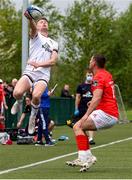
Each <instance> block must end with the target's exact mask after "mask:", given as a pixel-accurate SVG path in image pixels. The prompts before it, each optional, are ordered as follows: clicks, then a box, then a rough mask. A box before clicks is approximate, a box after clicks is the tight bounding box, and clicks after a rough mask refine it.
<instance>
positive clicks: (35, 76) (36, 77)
mask: <svg viewBox="0 0 132 180" xmlns="http://www.w3.org/2000/svg"><path fill="white" fill-rule="evenodd" d="M23 76H27V77H28V79H29V83H30V84H33V83H35V82H37V81H40V80H42V81H44V83H45V84H46V85H47V84H48V82H49V79H50V76H48V75H47V74H46V73H45V74H44V73H42V72H41V71H28V70H25V71H24V72H23Z"/></svg>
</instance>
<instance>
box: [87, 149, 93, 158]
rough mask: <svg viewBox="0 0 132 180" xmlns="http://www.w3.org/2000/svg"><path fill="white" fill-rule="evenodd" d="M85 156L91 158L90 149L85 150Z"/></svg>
mask: <svg viewBox="0 0 132 180" xmlns="http://www.w3.org/2000/svg"><path fill="white" fill-rule="evenodd" d="M86 154H87V158H88V157H91V156H92V153H91V150H90V149H88V150H86Z"/></svg>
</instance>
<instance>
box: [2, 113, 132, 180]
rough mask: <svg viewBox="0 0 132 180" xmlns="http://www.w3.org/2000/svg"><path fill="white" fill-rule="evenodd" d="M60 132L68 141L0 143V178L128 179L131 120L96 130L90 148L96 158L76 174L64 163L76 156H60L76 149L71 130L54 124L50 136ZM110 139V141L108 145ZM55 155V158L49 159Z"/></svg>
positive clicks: (131, 172) (131, 153)
mask: <svg viewBox="0 0 132 180" xmlns="http://www.w3.org/2000/svg"><path fill="white" fill-rule="evenodd" d="M128 117H129V119H132V111H129V112H128ZM61 135H66V136H68V137H69V140H67V141H58V142H57V144H56V146H54V147H42V146H41V147H36V146H34V145H16V142H14V144H13V145H0V178H1V179H3V178H6V179H8V178H10V179H40V178H41V179H132V123H128V124H118V125H116V126H115V127H113V128H111V129H108V130H103V131H100V132H97V133H96V136H95V141H96V146H92V147H91V148H92V153H93V154H94V155H95V156H96V157H97V159H98V161H97V163H96V164H95V165H94V166H92V167H91V169H89V171H88V172H84V173H80V172H79V168H78V167H75V168H73V167H67V166H66V165H65V162H66V161H67V160H73V159H74V158H76V157H77V155H76V154H75V155H71V156H69V155H67V157H60V156H62V155H66V154H69V153H73V152H76V145H75V140H74V134H73V132H72V129H71V128H69V127H67V126H58V127H56V128H55V130H54V138H56V139H58V137H60V136H61ZM128 138H129V139H128ZM120 140H122V141H120ZM111 142H113V143H112V144H109V143H111ZM102 145H104V147H103V146H102ZM55 157H57V158H56V159H52V158H55ZM49 159H50V161H49ZM45 160H48V161H49V162H45ZM41 161H43V163H42V164H39V165H36V166H33V165H34V163H36V162H41ZM29 164H32V165H31V167H25V168H24V169H18V167H23V166H25V165H29ZM12 168H16V169H15V170H13V169H12ZM10 169H12V170H11V172H8V171H5V170H9V171H10ZM4 171H5V172H4Z"/></svg>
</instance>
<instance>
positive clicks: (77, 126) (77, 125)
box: [73, 123, 81, 132]
mask: <svg viewBox="0 0 132 180" xmlns="http://www.w3.org/2000/svg"><path fill="white" fill-rule="evenodd" d="M80 128H81V126H80V125H79V124H78V123H76V124H75V125H74V126H73V131H74V132H76V131H78V130H79V129H80Z"/></svg>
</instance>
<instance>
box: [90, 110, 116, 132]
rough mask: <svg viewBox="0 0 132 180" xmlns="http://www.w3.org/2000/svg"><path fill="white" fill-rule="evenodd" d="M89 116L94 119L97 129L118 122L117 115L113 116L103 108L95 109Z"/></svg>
mask: <svg viewBox="0 0 132 180" xmlns="http://www.w3.org/2000/svg"><path fill="white" fill-rule="evenodd" d="M89 116H90V117H91V119H92V120H93V122H94V124H95V126H96V128H97V130H99V129H107V128H110V127H112V126H113V125H115V124H116V123H117V122H118V119H117V118H116V117H114V116H111V115H109V114H107V113H105V112H104V111H102V110H95V111H93V112H92V113H91V114H90V115H89Z"/></svg>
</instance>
